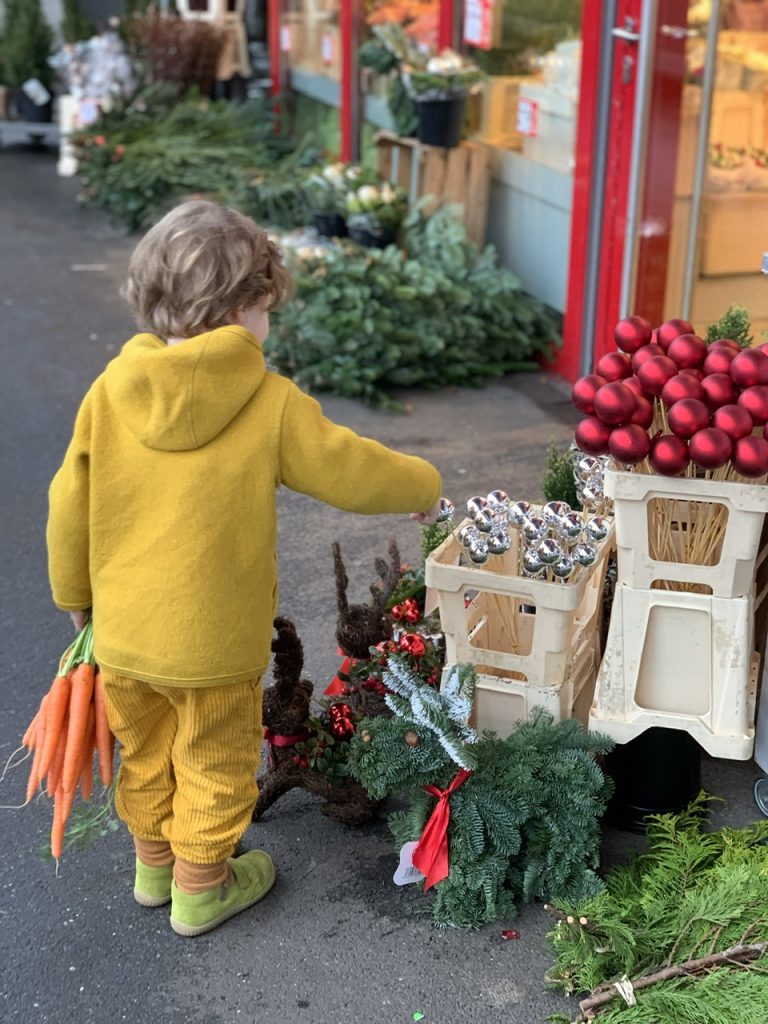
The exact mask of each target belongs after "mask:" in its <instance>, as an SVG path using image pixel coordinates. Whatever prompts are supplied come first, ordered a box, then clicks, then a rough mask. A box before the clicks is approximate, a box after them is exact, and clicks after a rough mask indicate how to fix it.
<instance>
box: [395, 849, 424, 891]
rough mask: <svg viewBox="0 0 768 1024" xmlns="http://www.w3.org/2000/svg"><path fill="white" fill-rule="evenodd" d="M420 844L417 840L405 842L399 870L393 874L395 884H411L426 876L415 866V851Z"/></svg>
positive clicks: (401, 852) (401, 851)
mask: <svg viewBox="0 0 768 1024" xmlns="http://www.w3.org/2000/svg"><path fill="white" fill-rule="evenodd" d="M418 845H419V844H418V843H417V842H415V841H414V842H411V843H405V844H404V845H403V846H402V848H401V850H400V863H399V864H398V866H397V871H396V872H395V873H394V875H393V876H392V881H393V882H394V883H395V885H411V884H412V883H413V882H420V881H421V880H422V878H424V877H425V876H424V875H422V873H421V872H420V871H419V869H418V868H415V867H414V866H413V861H412V860H411V858H412V857H413V851H414V850H415V849H416V847H417V846H418Z"/></svg>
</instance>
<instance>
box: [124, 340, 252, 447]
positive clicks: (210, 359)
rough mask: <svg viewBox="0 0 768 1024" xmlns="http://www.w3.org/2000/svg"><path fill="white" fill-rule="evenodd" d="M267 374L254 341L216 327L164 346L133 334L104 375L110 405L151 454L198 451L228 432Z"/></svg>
mask: <svg viewBox="0 0 768 1024" xmlns="http://www.w3.org/2000/svg"><path fill="white" fill-rule="evenodd" d="M265 374H266V366H265V363H264V356H263V353H262V351H261V345H260V344H259V342H258V340H257V339H256V337H255V336H254V335H253V334H251V332H250V331H248V330H246V328H245V327H238V326H233V327H218V328H216V330H213V331H208V332H206V333H205V334H199V335H197V336H196V337H194V338H188V339H186V340H185V341H182V342H179V343H178V344H176V345H166V344H165V342H164V341H162V340H161V339H160V338H158V337H157V336H156V335H154V334H137V335H136V336H135V337H133V338H131V339H130V341H127V342H126V343H125V345H124V346H123V348H122V350H121V352H120V355H119V356H117V358H116V359H113V360H112V362H111V363H110V364H109V365H108V366H107V368H106V370H105V371H104V383H105V386H106V389H107V394H108V396H109V399H110V402H111V403H112V405H113V407H114V409H115V411H116V412H117V414H118V416H119V417H120V419H121V420H122V421H123V422H124V423H125V425H126V426H127V427H128V429H129V430H130V431H131V433H132V434H133V435H134V436H135V437H136V438H138V440H139V441H141V443H142V444H144V445H146V446H147V447H148V448H158V449H160V450H161V451H189V450H191V449H193V448H202V447H203V445H206V444H208V442H209V441H212V440H213V439H214V438H215V437H218V435H219V434H220V433H221V432H222V431H223V430H224V429H225V428H226V427H228V426H229V424H230V423H231V422H232V420H233V419H234V418H235V417H236V416H237V414H238V413H239V412H240V410H241V409H242V408H243V406H244V405H245V404H246V403H247V402H248V401H249V400H250V399H251V398H252V397H253V395H254V393H255V392H256V391H257V390H258V388H259V386H260V384H261V382H262V381H263V380H264V376H265Z"/></svg>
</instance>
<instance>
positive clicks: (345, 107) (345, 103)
mask: <svg viewBox="0 0 768 1024" xmlns="http://www.w3.org/2000/svg"><path fill="white" fill-rule="evenodd" d="M354 3H355V0H341V7H340V10H339V28H340V31H341V83H340V89H339V98H340V101H341V110H340V114H339V116H340V118H341V126H340V127H341V153H340V154H339V155H340V157H341V159H342V160H343V161H344V162H348V161H350V160H353V159H354V158H355V153H354V147H355V142H354V139H355V131H354V111H355V97H354V88H355V82H354V69H355V66H356V61H355V54H354V53H353V50H354V39H355V33H354V9H353V4H354Z"/></svg>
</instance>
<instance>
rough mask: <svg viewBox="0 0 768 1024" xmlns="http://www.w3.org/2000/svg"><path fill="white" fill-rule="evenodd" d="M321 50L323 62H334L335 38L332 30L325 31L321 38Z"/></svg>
mask: <svg viewBox="0 0 768 1024" xmlns="http://www.w3.org/2000/svg"><path fill="white" fill-rule="evenodd" d="M320 52H321V53H322V56H323V64H333V56H334V38H333V36H332V35H331V33H330V32H323V37H322V39H321V40H320Z"/></svg>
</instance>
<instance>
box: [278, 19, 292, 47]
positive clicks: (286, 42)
mask: <svg viewBox="0 0 768 1024" xmlns="http://www.w3.org/2000/svg"><path fill="white" fill-rule="evenodd" d="M280 49H281V50H282V52H283V53H290V52H291V26H290V25H281V26H280Z"/></svg>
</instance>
